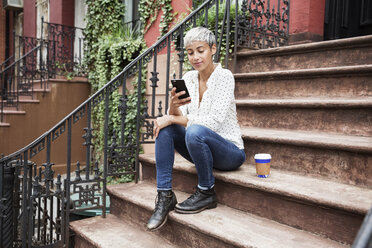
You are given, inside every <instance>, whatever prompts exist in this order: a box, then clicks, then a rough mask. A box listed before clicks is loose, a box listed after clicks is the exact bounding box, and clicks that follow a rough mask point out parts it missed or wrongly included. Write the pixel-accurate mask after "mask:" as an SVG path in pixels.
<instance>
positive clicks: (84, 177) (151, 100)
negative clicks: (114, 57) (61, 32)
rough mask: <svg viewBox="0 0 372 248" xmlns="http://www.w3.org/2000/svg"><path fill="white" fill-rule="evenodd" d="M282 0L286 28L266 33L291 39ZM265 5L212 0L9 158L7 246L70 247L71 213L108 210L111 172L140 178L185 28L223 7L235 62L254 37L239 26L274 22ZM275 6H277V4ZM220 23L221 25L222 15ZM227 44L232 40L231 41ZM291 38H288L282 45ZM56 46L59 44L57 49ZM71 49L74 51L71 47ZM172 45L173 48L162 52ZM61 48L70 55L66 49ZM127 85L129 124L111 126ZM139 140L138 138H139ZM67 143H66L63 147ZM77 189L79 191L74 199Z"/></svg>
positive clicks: (176, 71)
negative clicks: (143, 151) (132, 99)
mask: <svg viewBox="0 0 372 248" xmlns="http://www.w3.org/2000/svg"><path fill="white" fill-rule="evenodd" d="M279 2H280V3H281V4H282V5H281V6H283V7H281V9H282V10H283V12H281V13H280V14H277V15H276V17H275V21H276V22H278V28H277V29H274V28H267V30H266V31H267V32H268V33H269V34H270V35H271V34H272V35H273V34H274V33H278V34H277V35H278V37H281V38H283V39H285V38H288V33H287V31H285V32H286V33H285V35H286V36H285V37H282V35H283V34H284V33H283V34H282V33H280V34H279V32H281V30H282V29H281V27H286V30H288V29H287V25H288V13H289V9H288V8H289V1H285V0H280V1H279ZM262 4H263V1H254V0H252V1H249V2H248V1H243V5H242V8H238V1H237V0H236V1H234V2H230V1H226V2H222V1H219V0H207V1H205V2H204V3H202V4H201V5H200V6H199V7H197V8H196V9H195V10H194V11H193V12H192V13H191V14H190V15H188V16H187V17H186V18H185V19H184V20H183V21H182V22H181V23H179V24H178V25H176V26H175V27H174V28H173V29H172V30H171V31H169V32H168V33H167V34H166V35H164V36H163V37H161V38H160V39H159V40H158V41H157V42H156V43H155V44H154V45H152V46H151V47H150V48H148V49H147V50H146V51H145V52H143V53H142V54H141V55H139V56H138V57H137V58H135V59H134V60H133V61H131V62H130V63H129V64H128V65H127V66H126V67H125V68H124V70H123V71H122V72H121V73H119V74H118V75H117V76H116V77H115V78H113V79H112V80H111V81H110V82H108V83H107V84H106V85H105V86H104V87H102V88H101V89H100V90H98V91H97V92H96V93H94V94H93V95H92V96H91V97H90V98H89V99H87V100H86V101H85V102H83V103H82V104H81V105H80V106H79V107H77V108H76V109H75V110H74V111H72V112H71V113H70V114H69V115H67V116H66V117H65V118H63V119H62V120H61V121H60V122H59V123H58V124H57V125H55V126H54V127H52V128H51V129H50V130H49V131H47V132H45V133H44V134H43V135H41V136H40V137H39V138H37V139H36V140H35V141H34V142H32V143H31V144H29V145H27V146H25V147H24V148H22V149H20V150H19V151H17V152H15V153H13V154H10V155H8V156H6V157H4V158H1V159H0V181H1V182H3V183H1V184H0V200H1V201H0V230H4V231H3V232H0V242H2V247H46V246H48V247H60V246H68V242H69V239H70V232H69V222H70V214H71V213H74V212H77V211H81V210H83V209H101V210H102V216H103V217H105V213H106V204H105V203H106V185H107V178H108V177H109V176H120V175H133V177H134V180H135V181H137V180H138V177H139V161H138V156H139V152H140V145H141V144H145V143H154V136H153V127H154V120H155V119H156V118H157V117H158V116H161V115H162V114H163V112H164V110H165V109H167V108H168V105H169V102H168V101H169V91H170V89H169V82H170V77H171V75H174V77H176V75H177V77H182V75H183V70H184V59H185V53H184V50H183V37H184V34H185V32H186V31H187V30H188V29H190V28H191V27H193V26H195V25H196V24H197V23H200V22H201V23H202V24H203V25H205V26H207V25H208V16H209V15H211V14H212V11H215V12H217V13H213V14H215V16H216V18H218V16H219V15H218V11H220V10H221V8H220V7H221V6H223V8H222V11H223V13H224V14H223V22H222V25H220V26H218V25H216V27H215V29H214V30H215V32H216V34H217V35H218V40H219V42H218V43H219V44H218V47H219V51H221V50H222V49H221V48H222V47H223V46H225V47H226V49H225V51H226V53H225V54H224V58H225V63H226V65H227V63H228V61H229V48H230V47H231V46H230V44H235V48H237V47H238V46H240V45H241V44H240V43H239V42H238V40H239V39H240V40H244V39H249V37H251V36H249V35H248V36H244V32H243V31H242V30H241V29H240V28H239V27H240V26H239V25H240V24H241V23H245V24H247V25H246V26H249V25H253V27H255V24H256V23H263V22H265V23H267V20H268V18H269V17H270V16H269V15H266V16H265V15H259V14H258V15H255V14H254V13H258V12H257V8H259V7H260V6H262ZM231 5H232V6H233V5H235V7H236V8H235V23H239V25H234V26H231V23H232V21H233V20H232V19H231V18H230V7H231ZM264 6H265V9H266V7H267V5H265V4H264ZM267 8H268V9H271V7H267ZM283 8H284V9H283ZM279 17H280V18H281V21H280V20H279ZM282 17H283V18H282ZM260 18H261V21H260V20H259V19H260ZM270 20H271V19H270ZM281 22H282V23H281ZM215 23H218V20H217V19H216V21H215ZM230 30H235V33H234V36H232V35H230V33H231V32H230ZM263 30H265V28H263ZM263 30H256V31H252V32H254V33H255V32H256V33H257V32H261V34H262V32H263ZM243 36H244V37H243ZM268 36H269V35H267V36H265V37H268ZM258 37H259V35H258ZM263 37H264V36H263ZM237 38H238V39H237ZM281 38H280V39H281ZM263 39H266V38H263ZM278 39H279V38H278ZM57 40H58V38H57ZM49 41H50V39H49V40H48V42H46V43H49ZM222 43H224V45H223V46H222ZM254 43H255V42H254ZM284 43H286V42H283V43H282V44H284ZM49 44H50V43H49ZM244 44H245V43H244ZM265 44H266V43H265ZM267 44H268V46H270V45H275V43H267ZM279 44H281V42H278V43H277V45H279ZM54 48H56V50H58V49H57V47H54ZM54 48H53V49H54ZM67 48H68V49H69V46H67ZM36 49H37V48H36ZM49 49H50V46H49ZM164 50H165V54H164V53H162V52H163V51H164ZM60 54H64V53H63V52H61V53H60ZM25 56H27V55H25ZM160 56H165V57H166V63H165V64H161V65H160V66H161V67H162V68H165V71H166V73H165V76H164V79H162V81H161V84H162V86H163V87H159V86H160V85H159V84H158V82H159V73H158V68H159V61H160V59H159V57H160ZM177 56H178V62H177V65H175V64H174V63H173V62H172V63H171V61H175V59H176V57H177ZM63 58H64V57H63ZM63 61H65V60H63ZM66 61H67V62H66V63H68V61H69V60H66ZM150 61H151V62H152V72H151V74H152V77H151V78H150V80H149V81H151V84H150V85H149V87H150V89H151V90H150V92H151V93H150V94H149V95H148V96H144V95H143V92H142V89H143V86H144V85H143V84H144V83H145V80H144V79H143V78H142V73H141V72H142V69H143V68H145V67H147V65H148V63H149V62H150ZM48 67H49V65H48ZM134 75H137V77H136V80H137V83H136V84H137V93H136V98H137V114H136V117H135V118H136V128H135V130H132V131H133V132H132V134H129V136H130V135H133V136H134V139H132V138H131V137H129V138H128V137H127V136H126V134H125V132H124V128H125V125H126V122H127V118H128V116H127V108H128V106H127V101H128V92H129V91H128V90H126V86H127V85H128V84H129V83H130V80H132V79H133V76H134ZM119 88H122V89H123V90H122V91H121V92H122V94H121V93H119V95H120V98H121V104H120V105H119V106H118V108H119V110H120V122H121V123H119V125H118V126H120V127H121V130H113V129H112V128H110V126H112V120H110V118H109V116H110V108H109V104H110V97H111V95H113V94H118V91H119ZM160 89H162V91H161V90H160ZM143 102H144V103H145V106H144V107H141V104H139V103H143ZM97 108H104V111H105V120H104V142H103V143H104V147H103V159H101V160H98V158H96V157H94V155H93V153H92V149H94V148H95V144H94V139H93V137H94V136H96V135H95V134H96V132H97V130H93V129H92V113H93V111H94V110H95V109H97ZM81 122H84V123H85V126H86V127H85V128H84V129H82V130H81V129H80V127H79V125H77V124H78V123H81ZM81 137H83V141H84V143H83V147H84V149H83V150H84V154H85V159H84V161H77V160H76V158H75V155H74V154H73V152H74V151H73V149H72V141H73V140H76V139H77V140H80V139H81ZM110 137H112V138H110ZM132 140H135V142H133V141H132ZM61 144H62V146H63V148H60V147H61ZM57 145H59V146H58V147H59V148H58V151H56V149H55V147H56V146H57ZM56 152H57V153H58V154H61V153H62V154H65V160H64V162H63V163H64V164H65V168H66V174H64V175H57V177H56V178H55V176H56V175H55V169H54V166H53V165H54V164H53V158H54V157H55V155H56ZM36 160H42V163H41V164H36V163H35V162H33V161H36ZM73 170H75V171H73ZM9 185H11V187H9ZM73 195H75V196H77V197H72V196H73Z"/></svg>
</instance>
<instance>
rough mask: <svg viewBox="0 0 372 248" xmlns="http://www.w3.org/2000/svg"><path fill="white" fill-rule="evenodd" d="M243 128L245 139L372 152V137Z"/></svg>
mask: <svg viewBox="0 0 372 248" xmlns="http://www.w3.org/2000/svg"><path fill="white" fill-rule="evenodd" d="M241 130H242V137H243V139H245V140H257V141H265V142H272V143H281V144H290V145H300V146H307V147H315V148H326V149H333V150H343V151H351V152H357V153H367V154H372V137H363V136H350V135H339V134H329V133H321V132H310V131H291V130H277V129H266V128H248V127H243V128H241Z"/></svg>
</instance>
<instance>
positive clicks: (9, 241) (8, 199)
mask: <svg viewBox="0 0 372 248" xmlns="http://www.w3.org/2000/svg"><path fill="white" fill-rule="evenodd" d="M1 170H2V172H3V185H2V188H3V189H2V190H3V194H2V197H1V199H0V200H1V205H0V210H1V212H0V217H1V218H2V220H1V222H2V223H1V225H2V226H1V237H2V239H1V240H0V241H1V243H0V244H1V247H12V246H13V239H14V237H13V224H14V223H13V185H14V168H12V167H11V166H5V168H4V167H3V166H2V168H1Z"/></svg>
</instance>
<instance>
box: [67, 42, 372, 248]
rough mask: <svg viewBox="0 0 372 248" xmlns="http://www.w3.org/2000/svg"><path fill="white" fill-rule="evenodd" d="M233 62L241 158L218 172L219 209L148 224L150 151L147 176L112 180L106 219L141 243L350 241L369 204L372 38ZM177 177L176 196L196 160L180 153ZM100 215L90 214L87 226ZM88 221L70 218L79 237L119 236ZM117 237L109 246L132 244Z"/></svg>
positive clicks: (185, 189)
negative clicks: (265, 160)
mask: <svg viewBox="0 0 372 248" xmlns="http://www.w3.org/2000/svg"><path fill="white" fill-rule="evenodd" d="M237 61H238V63H237V68H236V69H237V70H236V71H237V72H238V73H236V74H234V76H235V82H236V84H235V96H236V102H237V113H238V119H239V123H240V125H241V130H242V137H243V140H244V143H245V152H246V155H247V161H246V163H245V164H244V165H243V166H241V168H239V169H238V170H236V171H231V172H219V171H215V176H216V186H215V188H216V192H217V196H218V202H219V205H218V207H217V208H216V209H212V210H207V211H203V212H201V213H199V214H194V215H181V214H177V213H175V212H171V213H170V215H169V219H168V222H167V224H166V225H164V227H163V228H161V229H160V230H159V231H156V232H153V233H152V232H151V233H150V232H148V231H146V228H145V225H146V223H147V221H148V219H149V217H150V216H151V214H152V211H153V208H154V201H155V197H156V186H155V181H156V180H155V175H156V173H155V157H154V155H153V154H147V155H141V156H140V161H141V165H142V170H141V172H142V177H143V181H141V182H140V183H138V184H133V183H129V184H124V185H116V186H110V187H109V189H108V192H109V194H110V197H111V214H112V216H110V217H109V218H108V219H107V220H111V219H114V220H115V223H117V224H116V225H117V226H119V227H116V226H115V228H119V229H120V228H126V227H125V226H126V225H130V226H131V227H130V228H129V229H130V230H133V229H131V228H135V229H136V230H137V231H134V232H137V234H138V235H144V236H143V239H144V240H145V239H146V240H147V239H148V240H151V239H152V238H153V236H152V235H156V236H157V238H160V239H161V241H153V242H154V243H153V247H167V246H166V245H172V244H173V245H174V246H176V245H177V246H176V247H196V248H198V247H202V248H204V247H208V248H210V247H213V248H215V247H270V248H272V247H275V248H277V247H286V248H287V247H327V248H328V247H347V246H350V244H352V243H353V241H354V239H355V237H356V234H357V232H358V230H359V228H360V226H361V223H362V221H363V218H364V216H365V215H366V214H367V212H368V210H369V208H370V207H371V206H372V164H371V161H372V129H371V127H372V36H364V37H356V38H350V39H342V40H336V41H326V42H318V43H312V44H302V45H294V46H288V47H281V48H274V49H265V50H258V51H247V52H240V53H239V54H238V60H237ZM261 152H268V153H270V154H271V155H272V157H273V161H272V171H271V174H270V177H269V178H266V179H261V178H258V177H256V176H255V168H254V166H253V164H254V161H253V156H254V154H255V153H261ZM173 179H174V180H173V187H174V189H175V191H176V195H177V197H178V201H179V202H180V201H182V200H184V199H186V197H187V196H188V194H190V193H192V192H193V191H194V189H195V186H196V185H197V175H196V171H195V168H194V166H193V165H192V164H191V163H189V162H187V161H186V160H184V159H182V158H181V157H180V156H179V155H177V156H176V160H175V166H174V171H173ZM93 221H94V222H93ZM105 221H106V219H102V218H95V219H94V220H92V223H94V224H92V226H95V225H96V226H101V225H104V224H103V223H105ZM88 222H89V221H88V220H85V221H81V222H80V221H79V222H75V223H73V224H71V226H72V229H73V230H75V231H76V230H81V231H80V232H78V231H76V233H77V236H76V240H81V242H80V241H79V242H80V243H81V244H83V243H84V242H85V243H86V244H90V245H91V246H90V247H108V246H104V245H103V244H99V242H100V241H99V240H100V238H101V236H105V233H106V232H107V233H108V234H107V235H108V236H110V235H111V234H112V233H115V232H116V233H119V232H118V231H117V230H119V229H117V230H116V229H115V230H114V231H113V230H111V229H112V228H106V229H105V228H100V229H99V228H97V229H98V230H97V231H95V230H93V229H94V228H93V227H92V228H91V229H89V231H88V232H85V231H84V230H85V229H84V228H83V227H80V226H84V225H85V224H84V223H88ZM132 225H134V227H133V226H132ZM100 231H101V232H102V234H100V233H99V232H100ZM79 233H80V234H79ZM87 233H88V234H89V237H88V234H87ZM131 235H132V234H129V236H128V239H129V240H130V239H131V237H132V236H131ZM133 235H134V234H133ZM122 236H123V237H122V238H123V239H124V238H125V234H124V233H123V234H122ZM145 236H146V238H145ZM141 237H142V236H141ZM120 242H123V244H124V241H118V242H117V243H116V244H114V243H110V244H111V245H110V247H112V248H114V247H132V246H130V245H129V246H123V245H121V243H120ZM156 242H165V244H166V245H164V246H163V243H159V245H157V243H156ZM76 247H88V246H83V245H81V246H76ZM133 247H135V246H133ZM143 247H147V246H143Z"/></svg>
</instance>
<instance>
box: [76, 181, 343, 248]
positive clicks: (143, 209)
mask: <svg viewBox="0 0 372 248" xmlns="http://www.w3.org/2000/svg"><path fill="white" fill-rule="evenodd" d="M109 192H110V197H111V199H112V205H111V209H112V210H111V211H112V215H114V216H110V217H109V218H107V220H106V219H103V218H100V217H98V218H95V219H93V220H91V221H89V220H84V221H78V222H73V223H72V224H71V227H72V229H73V230H74V231H75V232H76V234H77V238H76V239H75V240H77V242H75V245H76V246H75V247H88V246H77V245H78V244H79V243H80V241H79V240H81V239H83V240H84V242H89V245H90V246H89V247H102V248H103V247H110V248H116V247H117V248H119V247H137V246H135V245H136V243H135V242H134V243H133V245H130V242H133V241H131V240H132V239H133V236H132V235H135V234H133V233H132V232H131V230H132V229H130V230H129V235H127V234H126V232H124V231H121V230H124V229H123V228H125V226H129V225H132V224H134V225H136V230H137V231H136V232H135V233H136V235H138V236H140V237H141V239H142V241H143V242H144V243H145V242H147V241H149V240H152V242H153V244H152V247H168V246H166V245H169V244H168V243H165V244H166V245H164V243H159V242H165V241H164V240H163V239H166V240H168V241H169V242H171V243H173V244H174V246H173V247H203V248H204V247H205V248H207V247H208V248H210V247H213V248H219V247H221V248H222V247H231V248H232V247H268V248H269V247H270V248H272V247H278V248H280V247H283V248H284V247H285V248H289V247H314V248H315V247H327V248H328V247H346V246H345V245H342V244H340V243H338V242H335V241H332V240H329V239H326V238H323V237H320V236H317V235H314V234H311V233H308V232H305V231H302V230H298V229H295V228H292V227H289V226H286V225H282V224H279V223H277V222H275V221H272V220H268V219H265V218H262V217H259V216H256V215H253V214H250V213H247V212H245V211H240V210H236V209H233V208H230V207H228V206H225V205H223V204H219V205H218V207H217V208H216V209H213V210H206V211H203V212H201V213H199V214H192V215H182V214H177V213H175V212H174V211H172V212H170V214H169V217H168V221H167V224H166V225H165V226H163V227H162V228H161V229H160V230H158V231H155V232H149V231H147V230H146V228H145V224H146V223H147V220H148V218H149V217H150V216H151V214H152V211H153V208H154V198H155V196H156V187H155V185H154V184H151V183H148V182H140V183H139V184H134V183H128V184H123V185H115V186H111V187H110V189H109ZM175 193H176V195H177V198H178V201H179V202H180V201H183V200H185V199H186V198H187V197H188V194H186V193H183V192H181V191H177V190H176V191H175ZM118 218H120V224H118V225H116V224H115V225H111V224H110V223H111V220H112V219H115V221H116V220H117V219H118ZM128 223H131V224H128ZM101 226H104V227H103V228H100V227H101ZM95 227H97V228H95ZM77 230H80V231H77ZM87 230H88V231H87ZM80 233H83V235H84V236H82V235H81V236H79V234H80ZM154 234H155V235H156V236H157V238H158V239H161V241H154V238H153V236H152V235H154ZM110 236H113V238H107V237H110ZM117 236H121V237H120V238H119V237H117ZM107 239H108V240H107ZM114 240H122V241H120V242H115V243H114ZM125 242H126V243H125ZM127 242H129V243H127ZM149 242H150V241H149ZM126 244H128V245H126ZM163 245H164V246H163ZM143 247H147V246H143Z"/></svg>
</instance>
